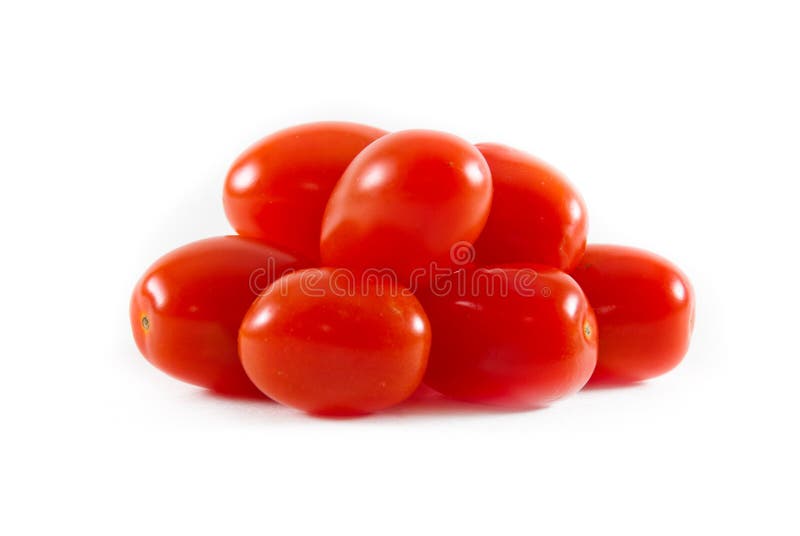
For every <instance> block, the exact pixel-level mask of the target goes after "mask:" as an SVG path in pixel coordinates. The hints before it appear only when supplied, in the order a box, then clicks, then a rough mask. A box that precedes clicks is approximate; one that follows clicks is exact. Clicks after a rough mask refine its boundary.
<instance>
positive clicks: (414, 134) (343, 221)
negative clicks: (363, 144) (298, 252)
mask: <svg viewBox="0 0 800 536" xmlns="http://www.w3.org/2000/svg"><path fill="white" fill-rule="evenodd" d="M491 199H492V184H491V176H490V173H489V168H488V166H487V165H486V160H485V159H484V158H483V156H481V154H480V152H479V151H478V150H477V149H476V148H475V147H474V146H472V145H470V144H469V143H467V142H466V141H464V140H462V139H460V138H458V137H456V136H452V135H450V134H445V133H441V132H435V131H430V130H407V131H402V132H395V133H393V134H388V135H386V136H384V137H382V138H380V139H379V140H377V141H376V142H374V143H373V144H371V145H370V146H369V147H367V148H366V149H365V150H364V151H362V152H361V153H360V154H359V155H358V156H357V157H356V158H355V159H354V160H353V162H352V163H351V164H350V166H349V167H348V168H347V171H345V173H344V175H343V176H342V180H341V181H339V183H338V184H337V185H336V188H335V189H334V191H333V194H332V195H331V198H330V200H329V201H328V206H327V208H326V209H325V216H324V218H323V221H322V240H321V253H322V260H323V262H324V264H326V265H330V266H343V267H347V268H352V269H355V270H360V269H364V268H372V267H375V268H390V269H393V270H395V271H396V272H397V274H398V275H399V277H400V279H401V280H407V278H408V276H409V274H410V273H411V272H413V271H414V270H415V269H416V268H424V267H427V266H428V265H429V264H430V263H431V262H434V261H435V262H437V263H439V264H440V265H447V264H449V263H450V259H449V253H450V249H451V247H453V246H454V245H455V244H457V243H460V242H464V241H467V242H473V241H474V240H475V239H476V238H477V237H478V234H479V233H480V232H481V230H482V229H483V226H484V224H485V222H486V218H487V217H488V214H489V207H490V204H491Z"/></svg>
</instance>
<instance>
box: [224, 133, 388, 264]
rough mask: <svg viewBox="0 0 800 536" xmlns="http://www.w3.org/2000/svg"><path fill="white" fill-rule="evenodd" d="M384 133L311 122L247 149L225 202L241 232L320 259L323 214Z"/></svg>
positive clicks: (230, 179)
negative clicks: (352, 166) (354, 163)
mask: <svg viewBox="0 0 800 536" xmlns="http://www.w3.org/2000/svg"><path fill="white" fill-rule="evenodd" d="M384 134H386V132H385V131H383V130H380V129H377V128H373V127H369V126H365V125H358V124H355V123H335V122H327V123H310V124H306V125H299V126H295V127H291V128H287V129H285V130H281V131H279V132H276V133H274V134H272V135H271V136H268V137H266V138H264V139H263V140H261V141H259V142H258V143H256V144H255V145H253V146H252V147H250V148H249V149H247V150H246V151H245V152H244V153H243V154H242V155H241V156H240V157H239V158H238V159H237V160H236V162H235V163H234V164H233V167H231V169H230V171H229V172H228V177H227V179H226V181H225V190H224V193H223V202H224V205H225V213H226V214H227V216H228V220H229V221H230V223H231V225H232V226H233V228H234V229H236V232H238V233H239V234H240V235H243V236H250V237H254V238H259V239H262V240H265V241H266V242H268V243H270V244H274V245H275V246H277V247H280V248H282V249H284V250H286V251H291V252H294V253H296V254H297V255H299V256H301V257H302V258H305V259H309V260H311V261H318V260H319V234H320V223H321V221H322V213H323V211H324V210H325V204H326V203H327V202H328V197H329V196H330V193H331V190H333V187H334V185H335V184H336V181H338V180H339V178H340V177H341V176H342V173H343V172H344V170H345V168H346V167H347V165H348V164H349V163H350V161H351V160H353V158H354V157H355V156H356V155H357V154H358V153H359V152H360V151H361V150H362V149H363V148H364V147H366V146H367V145H368V144H369V143H371V142H372V141H373V140H375V139H377V138H379V137H381V136H383V135H384Z"/></svg>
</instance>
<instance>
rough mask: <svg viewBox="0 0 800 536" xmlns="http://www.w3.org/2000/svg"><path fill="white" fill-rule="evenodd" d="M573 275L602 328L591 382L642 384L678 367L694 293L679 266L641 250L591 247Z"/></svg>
mask: <svg viewBox="0 0 800 536" xmlns="http://www.w3.org/2000/svg"><path fill="white" fill-rule="evenodd" d="M572 276H573V277H574V278H575V279H576V280H577V281H578V283H579V284H580V285H581V287H582V288H583V290H584V292H585V293H586V296H587V297H588V298H589V302H590V303H591V304H592V306H593V307H594V311H595V314H596V315H597V323H598V326H599V329H600V351H599V355H598V362H597V369H596V372H595V375H594V376H593V377H592V381H593V382H594V381H598V382H606V381H607V382H633V381H640V380H646V379H648V378H652V377H654V376H658V375H660V374H664V373H665V372H667V371H669V370H672V369H673V368H674V367H675V366H677V365H678V363H680V361H681V360H682V359H683V356H684V355H685V354H686V351H687V350H688V348H689V339H690V338H691V334H692V329H693V327H694V292H693V290H692V287H691V285H690V284H689V280H688V278H687V277H686V276H685V275H684V274H683V273H682V272H681V271H680V270H679V269H678V268H677V267H675V266H674V265H673V264H672V263H670V262H669V261H667V260H666V259H663V258H661V257H659V256H657V255H654V254H652V253H649V252H647V251H643V250H640V249H634V248H629V247H623V246H609V245H589V247H587V248H586V253H585V254H584V256H583V258H582V259H581V261H580V264H579V265H578V267H577V268H575V270H574V271H573V272H572Z"/></svg>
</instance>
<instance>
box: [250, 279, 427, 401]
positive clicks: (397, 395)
mask: <svg viewBox="0 0 800 536" xmlns="http://www.w3.org/2000/svg"><path fill="white" fill-rule="evenodd" d="M357 283H359V281H358V280H357V279H355V278H354V276H353V274H352V273H349V272H345V271H341V270H333V269H330V268H321V269H309V270H301V271H299V272H296V273H294V274H292V275H288V276H286V277H284V278H282V279H279V280H278V281H276V282H275V283H273V285H272V286H271V287H270V289H269V290H268V291H267V292H266V293H265V294H263V295H262V296H261V297H260V298H259V299H258V300H257V301H256V302H255V303H254V304H253V306H252V307H251V308H250V310H249V311H248V313H247V316H245V318H244V321H243V322H242V327H241V331H240V333H239V353H240V355H241V359H242V364H243V365H244V368H245V370H246V371H247V374H248V376H249V377H250V379H251V380H252V381H253V383H255V384H256V386H257V387H258V388H259V389H261V390H262V391H263V392H264V394H266V395H267V396H269V397H270V398H272V399H274V400H277V401H278V402H281V403H283V404H285V405H287V406H292V407H294V408H298V409H301V410H304V411H307V412H310V413H317V414H334V415H337V414H344V415H348V414H362V413H370V412H373V411H377V410H380V409H383V408H386V407H389V406H392V405H394V404H397V403H398V402H401V401H402V400H404V399H406V398H408V397H409V396H410V395H411V394H412V393H413V392H414V391H415V389H416V388H417V387H418V386H419V384H420V382H421V381H422V376H423V374H424V372H425V365H426V363H427V361H428V351H429V349H430V340H431V332H430V326H429V324H428V319H427V317H426V315H425V312H424V311H423V310H422V306H421V305H420V304H419V302H418V301H417V299H416V298H415V297H414V296H413V295H411V294H410V293H408V292H399V293H397V294H396V295H393V293H389V292H383V289H382V287H380V286H379V285H378V284H377V283H376V282H374V281H373V282H372V284H369V283H370V282H369V281H367V282H366V283H365V284H364V285H363V286H362V285H360V284H357Z"/></svg>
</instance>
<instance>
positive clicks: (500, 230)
mask: <svg viewBox="0 0 800 536" xmlns="http://www.w3.org/2000/svg"><path fill="white" fill-rule="evenodd" d="M477 147H478V149H479V150H480V152H481V153H482V154H483V156H484V157H485V158H486V162H487V163H488V164H489V169H490V170H491V173H492V182H493V183H494V197H493V199H492V210H491V212H490V213H489V219H488V221H487V222H486V227H485V228H484V230H483V232H482V233H481V236H480V238H479V239H478V241H477V243H476V244H475V250H476V253H477V259H478V262H479V263H482V264H499V263H513V262H534V263H540V264H546V265H549V266H553V267H555V268H559V269H560V270H569V269H571V268H572V267H574V266H575V264H577V262H578V260H579V259H580V256H581V255H582V254H583V251H584V249H585V247H586V233H587V228H588V224H587V215H586V204H585V203H584V201H583V198H582V197H581V196H580V194H579V193H578V191H577V190H576V189H575V188H574V187H573V186H572V185H571V184H570V183H569V181H567V179H565V178H564V177H563V176H562V175H561V174H559V173H558V172H557V171H555V170H554V169H552V168H551V167H549V166H548V165H547V164H545V163H544V162H542V161H540V160H538V159H536V158H535V157H533V156H531V155H529V154H527V153H524V152H522V151H518V150H516V149H512V148H511V147H507V146H505V145H499V144H495V143H481V144H478V145H477Z"/></svg>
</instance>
